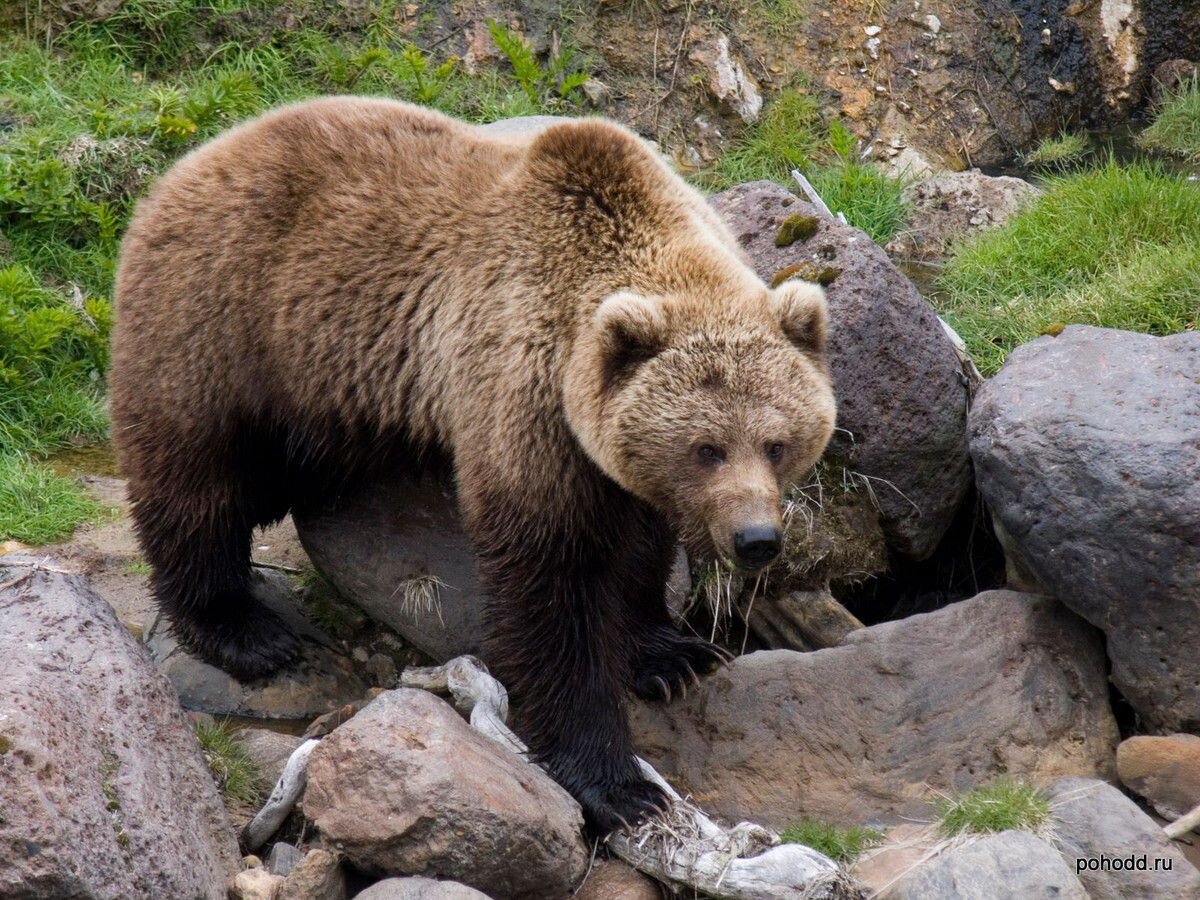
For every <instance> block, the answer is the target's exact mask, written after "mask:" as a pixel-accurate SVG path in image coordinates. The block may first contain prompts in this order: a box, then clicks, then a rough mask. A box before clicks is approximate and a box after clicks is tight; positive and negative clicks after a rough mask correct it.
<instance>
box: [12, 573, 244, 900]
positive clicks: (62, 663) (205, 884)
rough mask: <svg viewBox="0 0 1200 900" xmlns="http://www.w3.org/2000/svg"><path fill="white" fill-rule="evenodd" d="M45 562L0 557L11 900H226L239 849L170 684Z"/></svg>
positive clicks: (94, 601) (100, 607) (101, 605)
mask: <svg viewBox="0 0 1200 900" xmlns="http://www.w3.org/2000/svg"><path fill="white" fill-rule="evenodd" d="M42 562H43V564H44V566H45V567H43V565H37V564H32V563H33V560H31V559H28V558H21V557H11V556H10V557H6V558H4V559H2V560H0V622H3V627H0V659H2V660H3V661H4V662H3V671H4V675H3V677H2V678H0V896H4V897H34V896H37V897H85V896H86V897H89V898H112V900H116V898H126V897H134V896H137V897H188V898H200V897H205V898H214V900H216V898H223V897H224V896H225V884H226V881H227V879H228V878H229V876H230V875H231V874H232V873H234V872H235V871H236V870H237V867H238V851H237V844H236V842H235V841H234V838H233V831H232V830H231V828H230V825H229V821H228V819H227V818H226V816H225V809H224V806H223V804H222V802H221V797H220V795H219V794H218V792H217V788H216V785H215V784H214V783H213V780H212V777H211V775H210V774H209V772H208V769H207V767H206V766H205V764H204V760H203V758H202V756H201V754H200V749H199V747H198V746H197V744H196V738H195V735H194V734H193V732H192V729H191V727H190V725H189V724H188V721H187V719H186V718H185V717H184V715H183V712H182V710H180V708H179V701H178V699H177V698H176V697H175V694H174V692H173V691H172V690H171V686H170V684H169V683H168V682H167V680H166V679H165V678H164V677H162V675H160V674H159V673H158V672H157V671H155V668H154V666H153V664H152V663H151V662H150V659H149V657H148V656H147V655H146V652H145V650H144V649H143V648H142V647H141V646H139V645H138V643H137V641H136V640H135V639H134V638H133V637H132V636H131V635H130V634H129V632H128V631H126V630H125V629H124V628H123V627H122V626H121V624H120V622H118V621H117V618H116V615H115V614H114V613H113V611H112V608H111V607H110V606H109V605H108V604H107V603H105V602H104V601H103V600H101V599H100V597H98V596H97V595H96V594H95V593H94V592H93V591H92V590H91V589H90V588H89V587H88V585H87V583H86V581H84V579H82V578H81V577H79V576H76V575H64V574H61V573H58V572H55V571H54V569H53V566H52V565H50V564H45V561H44V560H43V561H42ZM31 564H32V565H31Z"/></svg>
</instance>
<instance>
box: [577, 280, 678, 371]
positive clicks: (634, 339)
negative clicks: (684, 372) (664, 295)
mask: <svg viewBox="0 0 1200 900" xmlns="http://www.w3.org/2000/svg"><path fill="white" fill-rule="evenodd" d="M594 325H595V329H596V331H595V333H596V337H597V339H598V341H599V342H600V358H601V360H602V363H603V367H604V371H603V374H602V378H603V380H604V385H605V387H607V386H609V385H611V384H612V383H613V382H614V381H615V380H617V379H618V378H621V377H624V376H626V375H628V374H629V373H630V372H632V371H633V369H634V368H636V367H637V366H638V365H640V364H641V363H643V362H645V361H646V360H648V359H651V358H653V357H654V356H655V355H656V354H657V353H658V352H659V351H660V350H662V349H663V347H664V346H665V344H666V333H667V320H666V317H665V316H664V315H663V311H662V307H661V306H660V305H659V303H658V302H657V301H655V300H652V299H651V298H649V297H643V296H641V295H640V294H633V293H630V292H629V291H620V292H618V293H616V294H612V295H611V296H609V297H606V298H605V300H604V302H603V303H601V304H600V306H599V307H598V308H597V309H596V317H595V320H594Z"/></svg>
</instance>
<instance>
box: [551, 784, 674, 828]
mask: <svg viewBox="0 0 1200 900" xmlns="http://www.w3.org/2000/svg"><path fill="white" fill-rule="evenodd" d="M572 793H573V794H574V795H575V799H577V800H578V801H579V804H580V806H582V807H583V814H584V818H586V819H587V822H588V824H589V825H590V826H591V827H592V828H594V829H595V830H596V832H597V833H598V834H600V835H602V836H603V835H607V834H609V833H611V832H613V831H617V830H618V829H623V830H625V831H630V830H632V829H634V828H637V827H638V826H639V825H641V824H642V823H644V822H646V821H649V820H651V819H656V818H662V817H663V816H665V815H666V814H667V811H668V810H669V809H670V805H671V801H670V798H669V797H668V796H667V794H666V792H665V791H663V789H662V788H660V787H659V786H658V785H656V784H654V783H653V782H650V781H645V780H643V779H637V780H633V781H626V782H621V783H618V784H603V783H602V784H595V785H588V786H586V787H583V788H581V789H579V790H576V791H572Z"/></svg>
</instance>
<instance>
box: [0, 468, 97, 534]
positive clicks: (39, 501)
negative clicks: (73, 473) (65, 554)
mask: <svg viewBox="0 0 1200 900" xmlns="http://www.w3.org/2000/svg"><path fill="white" fill-rule="evenodd" d="M101 512H102V508H101V507H100V505H99V504H97V503H96V502H95V501H94V500H92V499H91V498H89V497H88V496H87V495H86V494H85V493H84V492H83V490H82V489H81V488H80V487H79V485H78V484H77V483H76V482H74V481H72V480H70V479H68V478H62V477H60V476H58V475H55V474H54V472H52V471H51V470H50V468H49V466H47V465H45V464H44V463H39V462H36V461H34V460H31V459H29V458H28V457H26V456H22V455H19V454H9V455H7V456H0V538H3V539H5V540H9V539H11V540H18V541H22V542H24V543H26V544H49V543H52V542H54V541H59V540H63V539H64V538H67V537H70V536H71V532H72V531H74V530H75V528H76V526H77V525H79V523H80V522H84V521H87V520H89V519H93V518H96V517H97V516H99V515H100V514H101Z"/></svg>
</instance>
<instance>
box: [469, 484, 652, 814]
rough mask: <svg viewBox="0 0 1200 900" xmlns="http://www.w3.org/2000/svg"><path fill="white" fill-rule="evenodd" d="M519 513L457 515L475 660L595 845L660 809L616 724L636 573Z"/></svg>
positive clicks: (585, 534)
mask: <svg viewBox="0 0 1200 900" xmlns="http://www.w3.org/2000/svg"><path fill="white" fill-rule="evenodd" d="M521 505H522V504H519V503H516V502H513V503H506V502H505V501H504V500H503V499H502V498H500V497H497V496H496V495H492V496H491V497H489V498H488V499H487V501H486V503H485V511H484V510H481V511H480V514H478V515H474V516H469V519H471V520H473V522H472V524H473V527H472V531H473V534H474V537H475V541H476V545H477V548H478V550H479V555H480V568H481V570H482V573H483V575H484V578H485V580H486V582H487V586H488V594H489V600H488V607H487V610H486V618H485V623H486V627H487V648H486V652H485V657H486V659H487V661H488V665H489V666H490V667H491V669H492V671H493V672H494V673H495V674H496V675H497V677H499V678H500V680H501V681H502V682H503V683H504V685H505V686H506V687H507V688H508V689H509V691H510V693H511V694H512V697H513V701H514V706H515V708H516V710H517V719H516V730H517V733H518V734H520V736H521V737H522V738H523V739H524V740H525V742H526V743H527V744H528V745H529V749H530V753H531V756H532V758H533V759H535V760H536V761H537V762H539V763H541V764H542V765H544V766H545V767H546V769H547V771H549V772H550V774H551V775H552V776H553V777H554V779H555V780H556V781H558V783H559V784H561V785H562V786H563V787H564V788H566V789H567V790H568V791H569V792H570V793H571V794H572V795H573V796H574V797H575V799H576V800H578V801H579V804H580V805H581V806H582V807H583V812H584V815H585V817H586V819H587V821H588V824H589V825H590V826H592V827H593V828H594V829H595V830H596V831H597V832H599V833H600V834H607V833H608V832H610V831H613V830H615V829H617V828H620V827H624V826H631V825H636V824H637V823H638V822H640V821H643V820H644V819H646V818H647V817H649V816H652V815H656V814H658V813H660V812H662V811H664V810H665V809H666V808H667V803H668V801H667V798H666V796H665V795H664V794H663V792H662V790H661V789H659V788H658V787H657V786H656V785H654V784H653V783H651V782H649V781H647V780H646V779H644V778H643V777H642V775H641V772H640V770H639V768H638V765H637V761H636V759H635V758H634V751H633V745H632V742H631V740H630V736H629V726H628V723H627V721H626V716H625V708H624V698H625V696H626V690H627V687H626V686H627V685H628V684H629V679H630V667H629V663H630V659H629V656H630V644H629V641H628V632H627V625H628V621H627V617H626V613H627V605H626V604H627V600H626V598H625V596H624V594H625V592H627V591H628V590H629V589H630V586H631V585H632V584H634V583H636V582H634V581H633V580H632V578H633V576H634V575H635V574H636V573H631V572H629V571H627V569H626V565H625V561H624V560H623V559H622V558H621V557H622V554H621V553H620V552H618V551H616V549H615V547H614V545H613V542H614V541H616V540H620V539H621V536H620V535H619V534H612V533H606V532H604V531H601V532H599V533H596V532H595V531H594V530H593V529H591V528H587V527H578V523H577V522H573V521H571V520H570V519H561V520H559V521H558V522H555V523H554V527H553V528H551V527H548V523H547V521H545V520H544V519H543V520H542V521H533V520H531V519H529V518H526V517H525V516H523V515H521V511H520V506H521ZM476 508H477V509H478V507H476ZM572 526H577V527H572Z"/></svg>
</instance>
